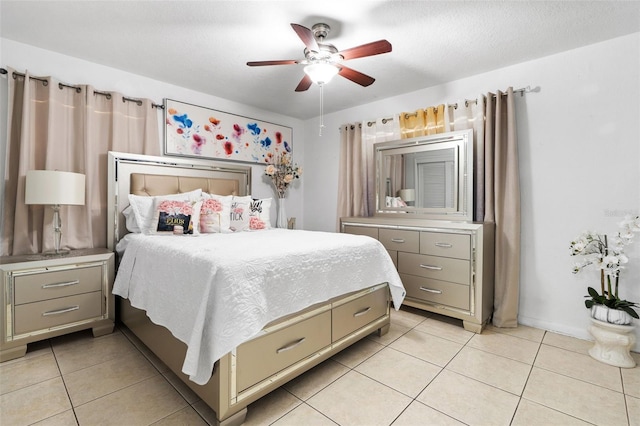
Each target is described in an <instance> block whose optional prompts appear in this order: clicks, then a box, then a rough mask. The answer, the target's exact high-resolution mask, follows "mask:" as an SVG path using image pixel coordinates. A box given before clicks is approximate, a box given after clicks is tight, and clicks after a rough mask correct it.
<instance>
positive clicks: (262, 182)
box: [0, 38, 304, 228]
mask: <svg viewBox="0 0 640 426" xmlns="http://www.w3.org/2000/svg"><path fill="white" fill-rule="evenodd" d="M0 64H1V65H2V66H3V67H5V68H6V67H13V68H14V69H16V70H17V71H19V72H24V71H25V70H28V71H29V73H30V74H31V75H35V76H52V77H54V78H55V79H57V80H60V81H62V82H65V83H69V84H90V85H92V86H93V87H95V88H96V89H97V90H103V91H105V90H109V91H116V92H120V93H122V94H124V95H125V96H128V97H134V98H135V97H140V98H148V99H151V100H153V101H154V102H155V103H157V104H162V100H163V98H168V99H174V100H178V101H181V102H187V103H191V104H195V105H201V106H204V107H209V108H213V109H217V110H220V111H225V112H229V113H232V114H237V115H242V116H245V117H251V118H255V119H257V120H261V121H268V122H273V123H277V124H281V125H284V126H288V127H291V128H293V147H294V149H293V155H294V161H296V162H297V163H299V164H300V165H301V166H303V167H304V163H303V161H302V160H303V159H304V132H303V130H302V129H303V122H302V121H301V120H298V119H295V118H291V117H287V116H283V115H279V114H275V113H273V112H268V111H264V110H260V109H256V108H254V107H250V106H247V105H243V104H239V103H237V102H232V101H229V100H226V99H222V98H218V97H215V96H210V95H206V94H203V93H200V92H196V91H193V90H189V89H186V88H183V87H179V86H175V85H172V84H168V83H164V82H161V81H158V80H153V79H150V78H147V77H143V76H140V75H136V74H131V73H128V72H126V71H122V70H118V69H115V68H110V67H105V66H103V65H99V64H96V63H92V62H87V61H83V60H81V59H77V58H73V57H70V56H65V55H61V54H59V53H56V52H52V51H49V50H43V49H39V48H36V47H33V46H29V45H26V44H23V43H18V42H15V41H13V40H9V39H5V38H0ZM211 75H212V78H213V77H214V76H215V70H211ZM7 78H11V77H8V76H6V75H5V76H3V77H2V78H0V117H2V121H0V124H1V125H2V129H6V115H7V113H6V103H7V90H6V88H7V81H6V79H7ZM3 80H4V81H3ZM158 111H159V112H158V114H159V124H158V125H159V134H160V140H159V141H158V143H159V144H162V138H163V133H162V123H163V122H164V120H163V119H162V117H163V115H162V110H160V109H159V110H158ZM5 144H6V132H4V131H2V132H0V147H2V149H1V150H0V152H2V153H4V151H5V149H4V146H5ZM160 146H162V145H160ZM161 152H162V150H161ZM0 160H2V161H1V162H0V164H4V159H3V158H0ZM232 164H233V163H232ZM0 172H3V168H2V167H1V166H0ZM251 173H252V183H253V185H252V186H253V187H252V195H253V196H254V197H256V198H265V197H275V196H276V195H275V192H274V191H273V189H272V186H271V185H270V181H269V180H268V179H267V178H266V177H264V166H258V165H253V166H252V170H251ZM2 175H4V173H2ZM286 203H287V216H289V217H296V227H298V228H301V227H302V226H303V224H304V217H303V209H302V184H301V183H300V181H297V182H295V184H294V185H292V186H291V187H290V188H289V191H288V192H287V201H286ZM275 204H276V203H274V206H275ZM275 217H276V212H275V208H273V209H272V211H271V218H272V223H273V224H274V225H275Z"/></svg>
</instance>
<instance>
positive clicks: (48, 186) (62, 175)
mask: <svg viewBox="0 0 640 426" xmlns="http://www.w3.org/2000/svg"><path fill="white" fill-rule="evenodd" d="M84 180H85V179H84V175H83V174H80V173H71V172H62V171H59V170H29V171H28V172H27V179H26V185H25V194H24V198H25V204H41V205H50V206H51V207H52V208H53V232H54V235H53V236H54V244H55V251H54V252H51V253H55V254H67V253H69V250H61V249H60V240H61V239H62V223H61V221H60V206H62V205H84Z"/></svg>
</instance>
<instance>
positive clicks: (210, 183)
mask: <svg viewBox="0 0 640 426" xmlns="http://www.w3.org/2000/svg"><path fill="white" fill-rule="evenodd" d="M194 189H202V192H207V193H209V194H218V195H240V194H239V192H238V191H239V190H240V181H239V180H238V179H220V178H206V177H192V176H163V175H149V174H142V173H132V174H131V186H130V189H129V192H130V193H131V194H135V195H149V196H152V195H166V194H179V193H181V192H188V191H193V190H194Z"/></svg>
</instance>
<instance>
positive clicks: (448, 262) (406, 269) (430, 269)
mask: <svg viewBox="0 0 640 426" xmlns="http://www.w3.org/2000/svg"><path fill="white" fill-rule="evenodd" d="M398 272H401V273H405V274H411V275H417V276H420V277H425V278H433V279H436V280H443V281H451V282H454V283H458V284H466V285H469V280H470V273H471V265H470V264H469V261H468V260H460V259H450V258H448V257H439V256H427V255H425V254H413V253H398ZM403 282H404V281H403Z"/></svg>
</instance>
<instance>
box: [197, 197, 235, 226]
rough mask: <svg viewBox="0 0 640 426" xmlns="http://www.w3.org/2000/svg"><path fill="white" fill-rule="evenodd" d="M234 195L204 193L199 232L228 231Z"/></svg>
mask: <svg viewBox="0 0 640 426" xmlns="http://www.w3.org/2000/svg"><path fill="white" fill-rule="evenodd" d="M232 198H233V196H232V195H224V196H223V195H216V194H207V193H203V194H202V207H201V208H200V220H199V232H200V233H202V234H211V233H228V232H232V231H231V229H230V227H231V219H230V215H231V199H232Z"/></svg>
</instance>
